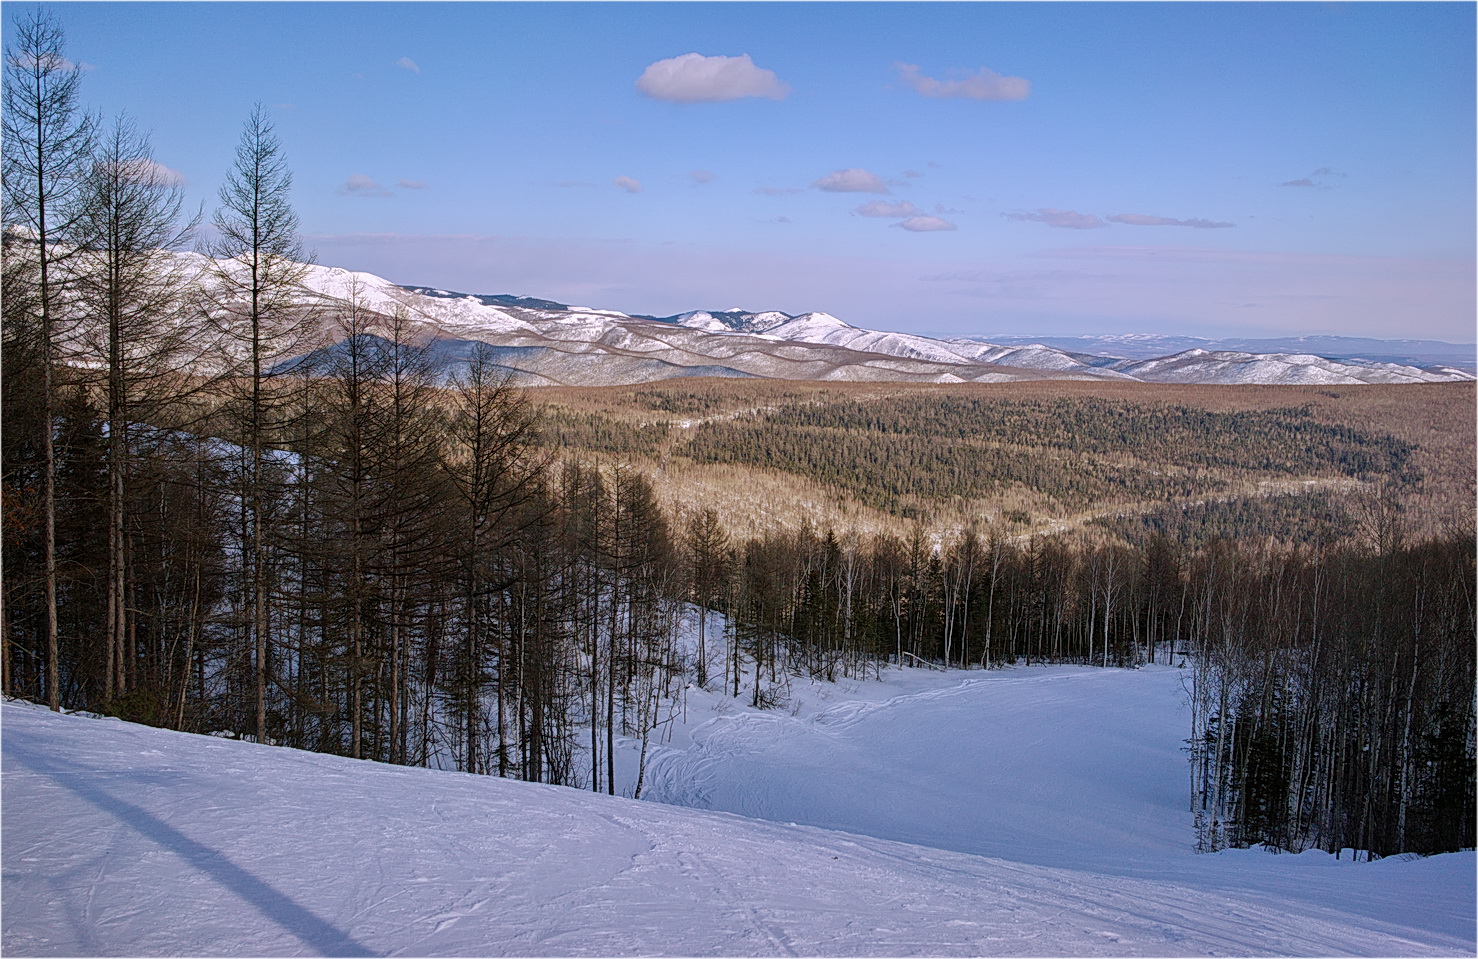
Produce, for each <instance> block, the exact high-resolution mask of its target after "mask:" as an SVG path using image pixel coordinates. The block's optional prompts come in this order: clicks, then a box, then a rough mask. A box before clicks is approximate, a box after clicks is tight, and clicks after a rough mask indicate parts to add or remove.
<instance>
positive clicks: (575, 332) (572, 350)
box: [301, 266, 1474, 386]
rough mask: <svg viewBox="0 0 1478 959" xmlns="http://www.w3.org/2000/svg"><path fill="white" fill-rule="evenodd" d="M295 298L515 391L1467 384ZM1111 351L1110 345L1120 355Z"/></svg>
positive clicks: (753, 319) (316, 269) (399, 294)
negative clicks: (723, 383) (791, 385)
mask: <svg viewBox="0 0 1478 959" xmlns="http://www.w3.org/2000/svg"><path fill="white" fill-rule="evenodd" d="M301 298H302V300H303V301H304V302H305V304H306V303H313V304H314V305H316V306H318V307H320V308H324V307H326V308H327V309H324V310H321V311H320V312H321V315H324V316H325V317H326V319H325V320H324V322H323V327H322V334H323V335H322V336H321V337H320V338H319V342H318V344H317V345H318V347H319V348H323V347H324V346H325V345H326V344H327V343H331V342H332V341H333V339H334V333H335V326H334V323H333V320H332V316H333V313H334V311H335V308H336V307H342V306H343V305H344V304H348V303H350V302H351V301H352V302H354V303H356V304H357V305H358V307H359V308H361V309H365V310H370V311H373V312H374V313H377V314H381V315H383V316H387V317H388V316H400V317H401V318H402V322H403V329H405V330H406V331H407V332H408V333H410V334H411V335H413V336H415V337H417V338H418V339H420V340H422V341H424V342H429V343H431V344H433V345H434V352H435V353H436V355H437V356H438V358H439V359H441V360H442V361H443V363H444V370H445V372H446V374H447V375H448V376H450V375H453V374H454V373H455V372H456V371H457V370H458V369H459V368H461V367H462V366H463V365H465V363H466V361H467V359H468V357H469V356H470V355H471V350H472V344H473V343H476V342H482V343H486V344H489V345H491V346H493V347H495V348H496V353H495V361H496V362H497V363H498V364H499V365H500V366H501V367H502V368H503V369H505V370H506V372H507V373H508V374H509V375H510V376H511V377H512V378H513V381H514V382H515V383H518V384H520V385H572V386H575V385H588V386H613V385H624V384H631V383H641V382H648V381H654V380H663V379H670V378H673V377H682V376H728V377H762V378H771V379H797V380H829V381H859V382H924V383H965V382H976V383H980V382H1002V381H1010V380H1025V379H1082V380H1120V381H1123V380H1131V381H1132V380H1138V381H1144V382H1154V383H1260V384H1352V383H1429V382H1443V381H1453V380H1472V379H1474V376H1473V374H1472V373H1470V372H1468V371H1466V370H1463V369H1459V368H1456V367H1454V366H1451V365H1444V366H1440V367H1435V368H1421V367H1418V366H1416V365H1409V364H1399V363H1388V362H1378V361H1374V360H1357V359H1330V358H1327V357H1323V356H1319V355H1314V354H1312V353H1303V352H1287V353H1258V352H1237V351H1227V350H1206V349H1201V348H1193V349H1188V350H1181V351H1176V352H1174V353H1173V354H1171V355H1152V356H1149V357H1145V356H1135V357H1124V356H1119V355H1113V354H1110V353H1107V352H1085V351H1078V350H1069V349H1062V348H1059V347H1057V346H1054V345H1050V344H1048V343H1029V344H1020V343H1012V344H999V343H990V342H984V341H981V340H978V339H972V338H956V339H937V338H933V337H927V336H919V335H916V334H910V333H895V332H888V331H883V330H868V329H862V328H859V327H855V326H852V325H851V324H848V323H846V322H844V321H842V320H840V319H838V318H837V317H835V316H832V315H830V314H828V313H819V312H817V313H802V314H799V315H791V314H787V313H782V312H778V311H767V312H749V311H746V310H740V309H730V310H716V311H705V310H696V311H692V312H689V313H682V314H677V315H675V316H667V317H655V316H640V315H631V314H627V313H622V312H620V311H617V310H608V309H601V308H598V307H580V306H570V305H567V304H564V303H559V302H556V301H554V300H548V299H541V298H538V297H528V296H513V295H508V294H497V295H485V294H484V295H476V294H467V293H459V292H454V291H450V290H442V289H436V288H432V287H418V286H402V285H398V284H395V283H392V282H391V281H389V280H386V279H384V278H383V277H379V276H375V275H374V274H370V273H360V272H354V271H350V270H344V269H340V268H337V267H325V266H309V267H307V268H306V273H305V275H304V278H303V290H302V293H301ZM1120 352H1122V351H1120Z"/></svg>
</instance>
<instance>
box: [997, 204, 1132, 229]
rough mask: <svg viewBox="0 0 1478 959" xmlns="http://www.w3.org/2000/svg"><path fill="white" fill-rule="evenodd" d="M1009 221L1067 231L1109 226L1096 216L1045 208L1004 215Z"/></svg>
mask: <svg viewBox="0 0 1478 959" xmlns="http://www.w3.org/2000/svg"><path fill="white" fill-rule="evenodd" d="M1001 216H1003V217H1005V218H1006V219H1008V220H1032V221H1034V222H1036V223H1045V224H1047V225H1048V226H1055V227H1059V228H1061V229H1066V230H1094V229H1097V228H1098V227H1101V226H1108V224H1107V223H1105V222H1104V221H1103V220H1101V219H1100V218H1099V217H1098V216H1097V215H1096V214H1093V213H1079V212H1078V211H1076V210H1053V209H1047V208H1043V209H1040V210H1037V211H1036V212H1035V213H1002V214H1001Z"/></svg>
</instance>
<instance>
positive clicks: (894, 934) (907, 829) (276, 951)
mask: <svg viewBox="0 0 1478 959" xmlns="http://www.w3.org/2000/svg"><path fill="white" fill-rule="evenodd" d="M709 625H710V636H715V635H717V630H716V628H715V627H716V624H715V623H714V622H713V621H710V624H709ZM1183 676H1184V671H1183V670H1180V669H1172V668H1169V667H1147V668H1145V669H1141V670H1099V669H1091V668H1086V667H1047V668H1041V667H1032V668H1017V669H1008V670H997V671H992V672H989V673H982V672H980V671H971V672H961V671H953V672H947V673H946V672H931V671H927V670H885V672H884V674H883V678H884V681H883V682H876V681H866V682H864V681H858V680H845V681H842V682H839V683H836V684H828V683H818V682H811V681H808V680H801V679H798V678H793V679H792V680H791V681H790V688H789V705H788V708H783V709H779V710H771V711H765V712H759V711H754V710H750V709H748V708H746V707H744V706H742V705H740V704H739V702H736V701H735V700H733V699H731V698H729V697H726V696H723V695H721V694H720V693H718V692H716V691H706V690H700V689H697V688H690V689H689V690H688V691H687V694H686V697H685V701H684V702H682V703H681V704H679V707H680V708H679V711H678V717H677V719H676V720H675V721H674V722H673V723H671V724H670V725H669V726H668V727H666V729H667V730H668V731H669V733H670V739H669V741H667V742H665V743H661V744H654V745H653V747H652V752H651V757H650V762H649V768H648V770H647V783H648V791H647V794H648V796H649V797H651V798H653V799H661V800H663V802H660V803H659V802H645V801H635V800H630V799H625V798H620V797H607V796H601V795H594V794H591V793H589V792H583V791H579V790H575V789H568V788H562V787H554V786H544V785H537V784H529V783H520V782H513V781H504V780H497V779H492V778H488V777H476V776H469V775H463V774H457V773H447V772H437V771H431V770H420V769H408V768H401V767H391V766H384V765H379V764H374V763H367V762H358V761H355V760H349V759H344V758H340V757H331V756H321V755H315V754H310V753H304V752H299V751H295V750H289V749H283V748H273V747H267V746H258V745H254V744H251V743H244V742H237V741H231V740H224V739H218V738H212V737H207V736H190V735H185V734H179V733H172V732H167V731H162V730H156V729H150V728H146V727H142V726H134V725H130V724H126V723H122V722H118V721H113V720H100V719H95V718H87V717H84V716H72V715H57V714H52V713H50V712H48V711H46V710H44V709H41V708H39V707H36V706H32V705H27V704H17V703H7V704H5V705H4V706H3V708H0V723H3V747H4V754H3V804H4V813H5V815H4V819H3V848H4V880H3V910H4V912H3V915H4V924H3V925H4V930H3V943H0V945H3V950H4V951H5V952H6V953H7V954H9V955H97V954H127V955H163V954H186V955H259V956H272V955H301V954H314V953H318V954H331V955H370V954H391V953H394V954H408V955H423V956H438V955H467V956H481V955H566V956H580V955H637V954H640V955H694V956H696V955H837V956H842V955H891V956H905V955H1038V956H1040V955H1085V956H1086V955H1178V956H1190V955H1226V954H1232V955H1385V956H1395V955H1455V954H1468V955H1471V954H1472V953H1473V951H1474V920H1475V917H1474V905H1473V902H1474V862H1475V861H1474V856H1473V854H1472V853H1462V854H1451V855H1445V856H1435V857H1431V858H1428V859H1416V860H1411V861H1403V860H1402V859H1400V858H1393V859H1388V860H1382V861H1379V862H1376V863H1369V864H1367V863H1352V862H1350V861H1348V859H1346V860H1343V861H1335V860H1334V859H1333V857H1330V856H1328V855H1325V854H1322V853H1304V854H1303V855H1299V856H1292V855H1276V856H1275V855H1270V854H1268V853H1266V852H1263V851H1258V850H1244V851H1229V852H1223V853H1218V854H1214V855H1202V856H1198V855H1195V854H1194V853H1192V852H1191V851H1190V849H1189V845H1190V842H1191V831H1190V819H1189V815H1188V813H1186V811H1185V807H1186V802H1187V785H1186V780H1185V762H1184V757H1183V756H1182V754H1181V753H1180V751H1179V750H1180V742H1179V740H1180V737H1181V736H1183V735H1184V730H1185V723H1184V715H1183V710H1184V706H1183V693H1182V690H1181V682H1182V678H1183ZM637 751H638V745H637V744H636V743H634V742H630V741H627V742H624V743H623V744H622V746H621V756H620V757H619V758H618V764H621V765H623V769H622V778H623V779H624V781H625V784H626V788H627V789H629V788H630V786H631V784H632V783H633V782H634V774H635V764H636V759H635V757H636V755H637ZM684 807H706V808H684ZM767 820H768V821H767Z"/></svg>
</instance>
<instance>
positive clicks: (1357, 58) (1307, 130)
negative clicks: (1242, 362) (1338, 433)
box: [4, 2, 1475, 342]
mask: <svg viewBox="0 0 1478 959" xmlns="http://www.w3.org/2000/svg"><path fill="white" fill-rule="evenodd" d="M45 6H46V7H47V8H48V9H50V10H52V11H54V12H55V13H56V15H57V16H58V17H59V19H60V21H61V23H62V25H63V27H64V29H65V30H66V34H67V39H68V55H69V56H70V57H71V58H72V59H73V60H75V61H76V62H78V63H80V64H82V65H84V68H85V77H84V80H83V99H84V101H85V103H86V104H87V105H88V107H89V108H91V109H94V110H96V111H98V112H100V113H102V114H104V115H108V116H111V115H113V114H116V113H117V112H119V111H122V110H126V111H127V112H128V113H129V114H130V115H131V116H133V117H134V118H135V119H136V120H137V121H138V123H139V125H140V126H141V127H143V128H144V129H146V130H151V131H152V133H153V140H154V147H155V157H156V159H157V160H158V161H159V162H161V163H163V164H165V165H167V166H169V167H170V168H171V169H173V170H176V171H178V172H179V173H180V174H181V176H182V177H183V178H184V181H185V183H186V185H187V190H188V192H189V194H190V196H191V198H192V201H194V202H203V203H204V204H205V205H206V207H207V211H208V210H209V209H210V208H211V206H212V205H213V203H214V195H215V191H216V189H217V188H218V186H219V184H220V181H221V179H222V177H223V175H224V174H225V172H226V170H227V168H228V167H229V165H230V163H231V156H232V150H233V149H234V146H235V143H236V140H237V138H238V136H239V133H240V129H241V124H242V121H243V120H244V119H245V117H246V115H247V114H248V113H249V112H250V110H251V109H252V106H253V104H254V103H255V102H258V101H260V102H261V103H262V104H264V105H265V106H266V107H267V108H268V110H269V112H270V115H271V117H272V119H273V121H274V123H275V124H276V128H277V131H278V133H279V135H280V137H281V139H282V141H283V143H284V146H285V149H286V153H287V156H288V159H289V162H290V164H291V167H292V169H293V171H294V175H295V184H294V193H293V200H294V203H295V205H296V208H297V210H298V212H299V215H300V217H301V220H302V230H303V233H304V236H305V239H306V242H307V245H308V246H309V247H310V248H312V249H314V250H316V252H317V256H318V259H319V261H320V262H322V263H326V264H330V265H335V266H344V267H349V268H354V269H362V270H368V271H370V272H374V273H378V274H380V275H382V276H385V277H388V278H389V279H391V280H394V281H396V282H399V283H406V284H417V285H432V286H440V287H443V288H449V289H455V290H461V291H466V292H478V293H501V292H508V293H520V294H528V295H535V296H543V297H549V298H553V299H559V300H564V301H567V302H575V303H578V304H581V305H588V306H601V307H608V308H614V309H621V310H626V311H628V312H639V313H653V314H667V313H675V312H679V311H683V310H689V309H700V308H705V309H723V308H730V307H736V306H737V307H743V308H746V309H751V310H766V309H778V310H783V311H785V312H789V313H799V312H803V311H808V310H824V311H826V312H830V313H833V314H835V315H837V316H839V317H841V318H842V319H844V320H847V321H848V322H851V323H854V324H857V325H859V326H870V327H874V328H881V329H896V330H908V331H915V332H930V333H944V334H968V333H978V334H988V333H992V332H1001V333H1041V334H1043V335H1048V334H1071V333H1095V332H1176V333H1188V334H1198V335H1211V336H1215V335H1227V334H1238V335H1298V334H1311V333H1342V334H1348V335H1364V336H1390V337H1398V336H1400V337H1406V336H1422V337H1433V338H1439V339H1446V340H1451V341H1458V342H1471V341H1472V340H1473V339H1474V312H1475V296H1474V284H1475V276H1474V273H1475V271H1474V257H1475V243H1474V211H1475V196H1474V173H1475V157H1474V138H1475V130H1474V115H1475V102H1474V89H1475V68H1474V26H1475V24H1474V11H1475V6H1474V5H1473V4H1469V3H1390V4H1385V3H1351V4H1340V3H1334V4H1323V3H1320V4H1315V3H1297V4H1280V3H1250V4H1241V3H1207V4H1193V3H1147V4H1140V3H1088V4H1078V3H1019V4H1017V3H941V4H933V3H861V4H852V3H814V4H809V3H806V4H803V3H764V4H744V3H733V4H730V3H696V4H686V3H653V4H624V3H596V4H563V3H536V4H521V3H392V2H387V3H280V4H261V3H205V4H190V3H167V4H154V3H148V4H135V3H82V4H75V3H58V4H47V5H45ZM32 8H33V5H31V4H23V3H14V2H7V3H5V4H4V10H5V13H6V15H7V26H8V20H9V19H10V17H13V16H15V15H16V14H18V13H22V12H25V11H27V10H29V9H32ZM746 58H747V59H746Z"/></svg>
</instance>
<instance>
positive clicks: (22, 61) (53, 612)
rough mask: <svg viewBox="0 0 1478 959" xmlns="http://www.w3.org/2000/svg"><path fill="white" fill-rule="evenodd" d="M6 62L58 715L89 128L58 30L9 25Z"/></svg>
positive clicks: (8, 204)
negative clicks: (65, 421) (76, 235)
mask: <svg viewBox="0 0 1478 959" xmlns="http://www.w3.org/2000/svg"><path fill="white" fill-rule="evenodd" d="M15 31H16V32H15V39H14V42H13V44H12V45H11V46H10V48H9V49H7V50H6V53H5V91H4V120H3V126H4V129H3V141H0V142H3V147H0V155H3V162H0V169H3V174H0V181H3V193H4V201H3V211H4V212H3V218H4V223H5V231H6V245H5V248H6V253H7V254H8V255H10V256H29V257H31V258H33V259H34V260H35V262H36V271H35V282H36V291H35V296H34V300H33V302H34V306H35V311H36V312H35V314H34V316H33V317H32V319H33V321H34V322H35V324H36V327H37V336H36V338H35V339H36V342H37V345H38V351H37V352H38V356H37V359H38V361H39V363H40V366H41V380H42V382H41V395H42V400H41V402H42V410H41V418H40V421H41V433H42V435H41V452H42V460H43V466H42V491H41V513H42V520H41V523H42V540H43V559H42V564H43V567H44V569H43V579H44V584H45V585H44V589H45V595H46V599H45V607H46V702H47V705H48V706H50V707H51V708H52V709H54V710H59V709H61V673H60V659H61V656H60V647H59V643H58V636H57V628H58V623H57V564H56V449H55V439H54V428H55V421H56V406H57V397H56V393H57V391H56V383H55V376H56V364H57V354H58V343H57V325H58V322H59V321H60V320H62V319H63V318H64V316H65V313H66V311H67V310H68V308H69V307H68V302H67V300H68V295H69V293H70V291H69V286H70V283H69V282H68V280H67V278H66V276H65V275H64V264H65V262H66V260H67V259H68V258H69V256H70V254H71V247H70V241H71V240H72V239H73V236H72V234H73V231H74V228H75V227H76V225H77V221H78V218H79V216H80V214H81V211H82V206H81V203H80V202H79V199H80V197H81V195H82V184H83V181H84V178H85V176H86V173H87V166H88V161H89V159H90V157H91V153H92V140H93V123H92V121H91V119H90V118H88V117H86V116H83V115H81V114H80V113H79V111H78V107H77V88H78V86H79V82H80V73H79V71H78V69H77V66H76V65H75V64H73V63H72V62H71V61H69V60H67V58H66V57H65V56H64V55H63V49H64V47H63V43H64V37H63V34H62V29H61V27H60V26H59V25H58V24H57V22H56V21H55V20H54V19H53V18H52V17H51V15H50V14H48V13H44V12H41V11H39V10H38V11H36V12H34V13H32V14H31V15H30V16H29V17H27V18H25V19H22V20H19V21H17V22H16V23H15Z"/></svg>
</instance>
